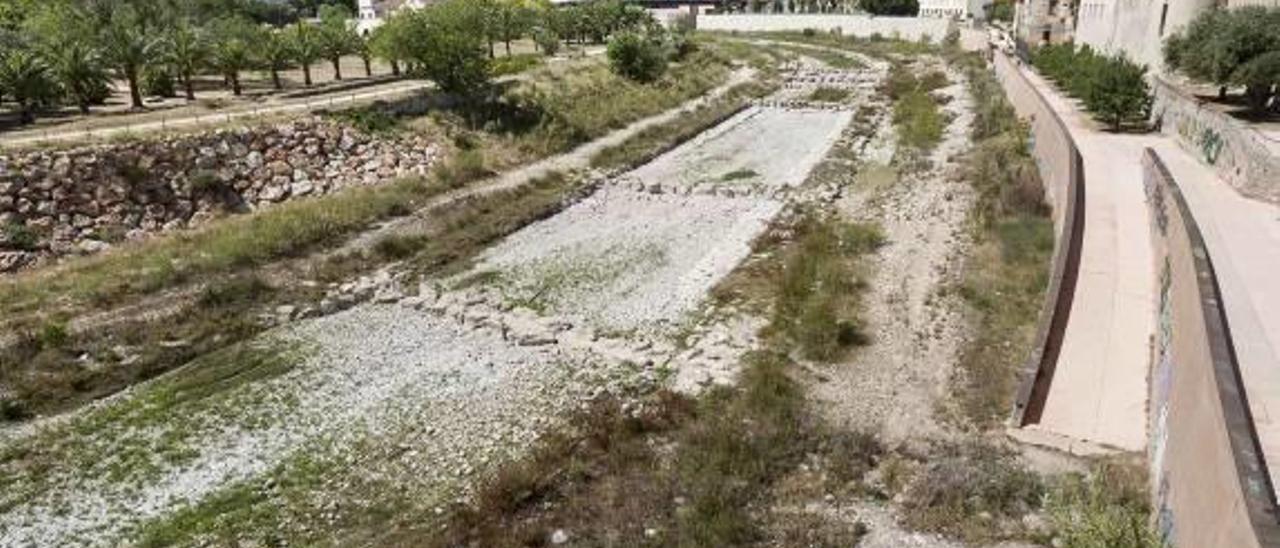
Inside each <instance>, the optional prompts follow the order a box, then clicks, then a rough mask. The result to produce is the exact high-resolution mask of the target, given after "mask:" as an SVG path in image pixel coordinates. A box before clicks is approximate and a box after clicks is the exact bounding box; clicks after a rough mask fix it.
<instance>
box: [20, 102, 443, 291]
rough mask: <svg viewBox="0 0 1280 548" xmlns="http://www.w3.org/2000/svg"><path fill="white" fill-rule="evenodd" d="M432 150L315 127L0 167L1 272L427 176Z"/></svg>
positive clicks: (97, 150) (35, 158)
mask: <svg viewBox="0 0 1280 548" xmlns="http://www.w3.org/2000/svg"><path fill="white" fill-rule="evenodd" d="M435 157H436V149H435V146H434V145H432V144H431V143H430V142H428V141H427V140H426V139H425V138H423V137H420V136H413V135H408V136H404V137H401V136H395V135H393V136H387V137H382V136H374V135H368V134H364V133H361V132H359V131H356V130H354V129H352V128H349V127H346V126H344V125H343V124H340V123H338V122H335V121H331V120H328V119H326V118H323V117H319V116H312V117H308V118H303V119H300V120H297V121H293V122H289V123H284V124H276V125H266V126H256V127H253V128H240V129H229V130H218V131H208V132H203V133H197V134H192V135H185V136H179V137H166V138H162V139H152V140H140V141H136V142H127V143H118V144H109V145H97V146H81V147H75V148H68V149H64V150H35V151H28V152H15V153H11V154H3V155H0V272H5V271H12V270H16V269H18V268H22V267H24V266H30V265H33V264H35V263H37V262H40V261H44V260H48V259H51V258H54V257H58V256H61V255H68V254H84V253H92V252H95V251H98V250H101V249H104V248H106V247H108V246H110V244H111V243H113V242H116V241H119V240H123V239H135V238H140V237H144V236H146V235H147V234H150V233H154V232H159V231H163V230H169V229H174V228H181V227H185V226H188V225H190V224H193V223H198V222H200V221H201V220H203V219H206V218H209V217H212V216H215V215H217V214H219V213H220V212H222V211H243V210H251V209H254V208H257V207H260V206H263V205H267V204H272V203H276V202H281V201H285V200H288V199H291V198H295V197H302V196H315V195H322V194H327V193H330V192H334V191H337V190H340V189H342V188H345V187H349V186H353V185H364V184H374V183H377V182H380V181H385V180H388V179H390V178H394V177H397V176H401V175H406V174H419V173H425V172H426V170H427V169H428V168H429V167H430V166H431V164H432V163H433V162H434V161H435Z"/></svg>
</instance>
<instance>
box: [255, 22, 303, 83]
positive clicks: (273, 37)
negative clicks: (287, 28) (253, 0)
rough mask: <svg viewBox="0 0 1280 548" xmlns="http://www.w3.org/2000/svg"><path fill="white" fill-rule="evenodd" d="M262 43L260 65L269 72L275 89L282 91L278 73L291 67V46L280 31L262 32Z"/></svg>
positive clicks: (287, 38)
mask: <svg viewBox="0 0 1280 548" xmlns="http://www.w3.org/2000/svg"><path fill="white" fill-rule="evenodd" d="M263 34H264V40H263V42H262V53H261V57H262V64H263V65H264V66H266V67H267V69H269V70H270V71H271V83H272V84H273V85H274V86H275V88H276V89H284V85H283V84H282V83H281V82H280V71H282V70H285V69H287V68H289V67H290V66H292V65H293V61H294V57H295V55H294V51H293V44H292V43H291V41H290V40H289V37H288V36H287V35H285V34H284V31H280V30H264V31H263Z"/></svg>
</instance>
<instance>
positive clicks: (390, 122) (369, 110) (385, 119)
mask: <svg viewBox="0 0 1280 548" xmlns="http://www.w3.org/2000/svg"><path fill="white" fill-rule="evenodd" d="M330 116H331V117H332V118H334V119H336V120H339V121H341V122H343V123H345V124H347V125H349V126H351V127H353V128H356V129H358V130H360V131H362V132H364V133H371V134H377V133H390V132H393V131H395V130H397V129H399V128H400V119H399V118H398V117H396V115H394V114H392V113H390V112H388V111H387V110H386V109H385V108H383V107H382V106H381V105H378V104H374V105H371V106H365V107H358V108H351V109H347V110H340V111H338V112H335V113H332V114H330Z"/></svg>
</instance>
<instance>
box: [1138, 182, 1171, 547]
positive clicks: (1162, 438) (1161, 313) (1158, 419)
mask: <svg viewBox="0 0 1280 548" xmlns="http://www.w3.org/2000/svg"><path fill="white" fill-rule="evenodd" d="M1144 162H1145V160H1144ZM1142 173H1143V187H1144V190H1145V191H1146V194H1147V204H1148V206H1149V207H1150V208H1151V212H1152V215H1151V222H1152V223H1153V224H1155V231H1154V235H1155V238H1156V239H1157V240H1158V242H1157V243H1156V246H1155V248H1156V250H1157V253H1159V254H1160V255H1162V257H1160V259H1159V260H1160V271H1159V279H1158V283H1159V293H1158V295H1159V303H1158V308H1157V309H1156V311H1157V312H1156V313H1157V318H1156V333H1155V341H1154V343H1155V344H1154V348H1153V349H1152V350H1153V353H1154V355H1153V356H1152V358H1153V362H1154V364H1155V365H1154V367H1153V368H1152V371H1151V406H1150V409H1151V417H1150V419H1149V420H1150V421H1151V438H1150V442H1149V443H1150V446H1149V447H1148V456H1149V457H1150V459H1151V463H1150V464H1151V476H1152V477H1153V478H1155V480H1156V481H1155V485H1154V488H1155V493H1154V494H1155V511H1156V527H1157V529H1158V530H1159V532H1160V536H1161V538H1163V539H1164V541H1165V543H1166V545H1169V546H1172V545H1173V537H1174V523H1173V510H1172V508H1171V506H1170V501H1171V499H1170V494H1169V491H1170V484H1169V471H1168V470H1167V469H1166V467H1165V449H1166V447H1167V446H1168V443H1169V394H1170V391H1171V390H1172V387H1173V375H1174V374H1175V372H1174V358H1175V356H1174V355H1173V348H1172V344H1173V298H1172V294H1173V275H1172V265H1171V263H1170V258H1169V255H1168V252H1167V249H1168V247H1167V242H1165V239H1166V238H1167V237H1168V226H1169V207H1170V204H1169V201H1168V199H1167V196H1166V193H1165V192H1166V189H1165V186H1164V181H1162V180H1161V178H1160V174H1159V172H1158V170H1156V169H1154V166H1151V165H1146V166H1144V169H1143V170H1142Z"/></svg>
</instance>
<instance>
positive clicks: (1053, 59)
mask: <svg viewBox="0 0 1280 548" xmlns="http://www.w3.org/2000/svg"><path fill="white" fill-rule="evenodd" d="M1031 63H1032V64H1033V65H1035V67H1036V68H1037V69H1039V70H1040V72H1042V73H1043V74H1044V75H1045V76H1046V77H1048V78H1049V79H1051V80H1053V81H1055V82H1057V83H1058V85H1059V86H1061V87H1062V88H1063V90H1065V91H1066V92H1067V94H1068V95H1071V96H1073V97H1076V98H1078V99H1080V100H1081V101H1083V102H1084V105H1085V108H1087V109H1088V110H1089V111H1090V112H1091V113H1093V115H1094V116H1095V117H1097V118H1099V119H1100V120H1102V121H1104V122H1106V123H1108V124H1110V125H1111V127H1112V129H1115V130H1119V129H1120V128H1121V127H1122V126H1123V125H1124V124H1126V123H1137V122H1141V121H1142V120H1145V119H1146V117H1147V114H1148V112H1149V110H1150V108H1151V90H1150V88H1148V86H1147V82H1146V79H1145V78H1144V74H1145V72H1146V67H1143V66H1141V65H1137V64H1135V63H1133V62H1132V61H1129V60H1128V59H1126V58H1124V57H1123V56H1120V55H1116V56H1110V57H1108V56H1103V55H1098V54H1097V53H1095V52H1094V51H1093V50H1092V49H1091V48H1089V47H1088V46H1085V47H1082V48H1079V49H1076V47H1075V46H1073V45H1071V44H1056V45H1045V46H1041V47H1039V48H1037V49H1036V50H1035V51H1034V52H1032V55H1031Z"/></svg>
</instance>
